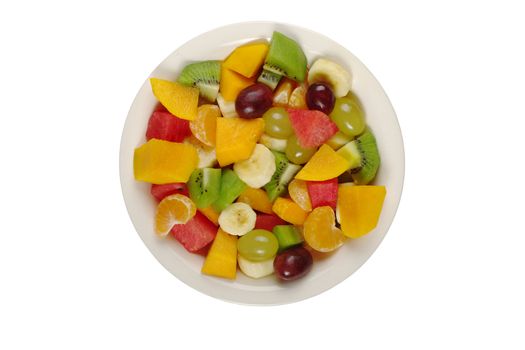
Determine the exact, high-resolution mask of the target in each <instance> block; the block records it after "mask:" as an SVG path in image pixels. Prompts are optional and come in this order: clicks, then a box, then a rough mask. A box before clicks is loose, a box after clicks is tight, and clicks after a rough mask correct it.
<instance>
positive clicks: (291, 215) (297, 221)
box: [272, 197, 308, 225]
mask: <svg viewBox="0 0 525 350" xmlns="http://www.w3.org/2000/svg"><path fill="white" fill-rule="evenodd" d="M272 209H273V211H274V213H275V214H277V216H279V217H280V218H281V219H283V220H284V221H286V222H289V223H291V224H294V225H302V224H303V223H304V220H306V217H307V216H308V212H306V211H304V210H303V209H301V207H300V206H298V205H297V204H296V203H295V202H294V201H292V200H291V199H288V198H282V197H279V198H277V199H276V200H275V202H274V203H273V207H272Z"/></svg>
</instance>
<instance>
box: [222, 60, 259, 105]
mask: <svg viewBox="0 0 525 350" xmlns="http://www.w3.org/2000/svg"><path fill="white" fill-rule="evenodd" d="M254 83H255V77H254V78H246V77H243V76H242V75H240V74H239V73H236V72H234V71H232V70H231V69H228V68H226V67H224V64H223V65H221V81H220V87H219V91H220V93H221V95H222V97H224V100H226V101H235V99H236V98H237V95H238V94H239V92H241V90H242V89H244V88H246V87H248V86H250V85H253V84H254Z"/></svg>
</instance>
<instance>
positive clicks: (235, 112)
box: [133, 32, 386, 281]
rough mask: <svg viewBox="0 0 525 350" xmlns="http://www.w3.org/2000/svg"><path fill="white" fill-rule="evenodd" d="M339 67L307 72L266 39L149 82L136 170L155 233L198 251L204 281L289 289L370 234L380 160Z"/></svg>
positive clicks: (299, 57)
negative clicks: (243, 279)
mask: <svg viewBox="0 0 525 350" xmlns="http://www.w3.org/2000/svg"><path fill="white" fill-rule="evenodd" d="M342 64H343V62H335V61H333V60H332V59H329V58H325V57H320V58H318V59H316V60H315V61H313V62H311V63H310V65H309V62H308V61H307V58H306V56H305V54H304V52H303V50H302V48H301V46H300V45H299V43H298V42H296V41H295V40H293V39H292V38H290V37H288V36H286V35H284V34H282V33H279V32H274V33H273V35H272V37H271V39H270V40H269V41H268V40H266V39H261V40H257V41H253V42H250V43H247V44H244V45H242V46H240V47H237V48H236V49H234V50H233V52H231V53H230V55H229V56H228V57H225V58H224V60H222V61H218V60H209V61H200V62H192V63H190V64H188V65H187V66H185V67H184V68H183V69H182V71H180V72H179V75H178V77H177V79H176V80H173V81H171V80H164V79H158V78H151V79H150V83H151V88H152V91H153V94H154V95H155V97H156V98H157V99H158V101H159V104H158V105H157V107H156V108H155V110H154V111H153V112H152V114H151V116H150V118H149V121H148V124H147V130H146V135H145V138H146V142H145V143H143V144H142V145H141V146H140V147H138V148H136V149H135V153H134V159H133V167H134V176H135V179H136V180H137V181H145V182H148V183H151V195H152V196H153V197H154V198H155V199H156V201H157V202H158V204H157V210H156V215H155V232H156V234H157V235H158V236H159V237H171V239H175V240H176V241H178V242H179V243H180V244H181V245H182V246H183V247H184V248H185V249H186V250H187V251H188V253H192V254H200V255H202V256H203V258H202V259H203V264H202V273H203V274H206V275H211V276H215V277H222V278H227V279H235V278H236V276H237V274H238V270H240V271H241V272H242V273H244V274H245V275H246V276H248V277H250V278H262V277H266V276H269V275H274V276H275V277H269V278H276V279H277V280H279V281H292V280H296V279H298V278H301V277H303V276H305V275H306V274H308V272H309V271H310V270H311V269H312V266H313V264H315V261H316V259H319V258H323V254H326V253H329V252H333V251H335V250H337V249H338V248H340V247H341V246H342V245H344V244H345V242H347V241H348V240H352V239H358V238H359V237H361V236H363V235H366V234H368V233H370V232H373V230H374V228H375V227H376V226H377V223H378V221H379V218H380V214H381V210H382V206H383V201H384V199H385V196H386V189H385V187H384V186H380V185H374V184H373V181H374V178H375V176H376V173H377V171H378V168H379V166H380V155H379V151H378V148H377V143H376V139H375V137H374V134H373V132H372V130H370V128H369V127H368V126H367V124H366V118H365V115H364V111H363V107H362V105H361V104H360V102H359V100H358V98H357V97H356V95H354V94H353V93H352V74H351V72H350V71H349V70H348V69H346V68H345V67H343V65H342Z"/></svg>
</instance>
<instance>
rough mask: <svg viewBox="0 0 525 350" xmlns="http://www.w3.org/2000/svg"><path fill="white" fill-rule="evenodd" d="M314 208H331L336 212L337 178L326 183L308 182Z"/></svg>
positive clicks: (307, 185)
mask: <svg viewBox="0 0 525 350" xmlns="http://www.w3.org/2000/svg"><path fill="white" fill-rule="evenodd" d="M306 187H307V188H308V194H309V195H310V201H311V202H312V208H317V207H324V206H329V207H332V209H334V210H335V207H336V206H337V189H338V187H339V184H338V182H337V178H335V179H331V180H326V181H306Z"/></svg>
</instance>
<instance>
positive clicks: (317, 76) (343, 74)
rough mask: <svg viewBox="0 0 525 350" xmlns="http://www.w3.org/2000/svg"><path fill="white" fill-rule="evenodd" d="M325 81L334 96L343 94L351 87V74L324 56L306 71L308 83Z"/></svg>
mask: <svg viewBox="0 0 525 350" xmlns="http://www.w3.org/2000/svg"><path fill="white" fill-rule="evenodd" d="M317 82H321V83H327V84H328V85H330V86H331V87H332V90H333V91H334V95H335V97H343V96H345V95H346V94H347V93H348V91H350V88H351V87H352V75H351V74H350V72H348V71H347V70H346V69H344V68H343V67H341V66H340V65H339V64H337V63H335V62H333V61H330V60H328V59H326V58H319V59H318V60H317V61H315V62H314V64H313V65H312V67H310V70H309V71H308V83H310V84H313V83H317Z"/></svg>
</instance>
